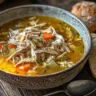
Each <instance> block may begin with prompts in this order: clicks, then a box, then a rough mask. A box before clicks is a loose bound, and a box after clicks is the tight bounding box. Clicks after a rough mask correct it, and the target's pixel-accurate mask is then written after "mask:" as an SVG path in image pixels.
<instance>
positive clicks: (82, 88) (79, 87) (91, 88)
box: [43, 80, 96, 96]
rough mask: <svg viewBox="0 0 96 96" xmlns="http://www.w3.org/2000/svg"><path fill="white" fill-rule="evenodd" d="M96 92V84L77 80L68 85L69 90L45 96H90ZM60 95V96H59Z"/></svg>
mask: <svg viewBox="0 0 96 96" xmlns="http://www.w3.org/2000/svg"><path fill="white" fill-rule="evenodd" d="M95 91H96V83H95V82H94V81H91V80H77V81H73V82H71V83H69V84H68V86H67V90H65V91H64V90H61V91H55V92H52V93H49V94H46V95H43V96H59V94H62V95H60V96H64V94H66V95H67V96H88V95H90V94H91V93H93V92H95ZM57 94H58V95H57Z"/></svg>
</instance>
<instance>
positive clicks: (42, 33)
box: [0, 16, 84, 76]
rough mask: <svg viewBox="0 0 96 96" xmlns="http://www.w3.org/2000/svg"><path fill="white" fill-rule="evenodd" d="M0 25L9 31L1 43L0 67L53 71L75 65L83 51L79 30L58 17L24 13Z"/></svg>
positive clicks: (40, 72) (22, 72) (30, 72)
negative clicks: (20, 17) (16, 18)
mask: <svg viewBox="0 0 96 96" xmlns="http://www.w3.org/2000/svg"><path fill="white" fill-rule="evenodd" d="M1 29H4V31H5V32H8V33H7V34H5V35H4V37H3V39H4V42H3V41H1V42H3V43H0V44H2V46H3V47H2V46H1V49H2V51H1V52H0V60H1V61H2V59H1V58H3V61H2V62H0V68H1V69H2V70H4V71H7V72H11V73H14V74H18V75H28V76H31V75H32V76H33V75H34V76H36V75H43V74H51V73H53V72H57V71H61V70H64V69H66V68H69V67H72V66H74V64H75V63H76V62H78V61H79V60H80V59H81V57H82V56H83V54H84V44H83V40H82V38H81V37H80V35H79V33H78V32H77V31H76V30H75V29H74V28H73V27H71V26H70V25H68V24H67V23H65V22H63V21H61V20H59V19H56V18H52V17H47V16H36V17H25V18H22V19H18V20H14V21H11V22H9V23H6V24H4V25H3V26H1ZM62 30H63V31H62ZM7 37H8V38H7ZM6 38H7V40H6ZM5 61H6V62H5ZM3 62H5V63H3ZM9 66H11V67H10V68H9Z"/></svg>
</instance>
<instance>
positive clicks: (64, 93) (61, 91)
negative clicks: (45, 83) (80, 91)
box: [43, 90, 71, 96]
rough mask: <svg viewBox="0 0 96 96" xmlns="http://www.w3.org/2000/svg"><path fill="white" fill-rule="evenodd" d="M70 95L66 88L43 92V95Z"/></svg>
mask: <svg viewBox="0 0 96 96" xmlns="http://www.w3.org/2000/svg"><path fill="white" fill-rule="evenodd" d="M54 95H55V96H71V95H69V94H68V93H67V90H65V91H64V90H59V91H54V92H50V93H48V94H45V95H43V96H54Z"/></svg>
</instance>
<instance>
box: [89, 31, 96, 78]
mask: <svg viewBox="0 0 96 96" xmlns="http://www.w3.org/2000/svg"><path fill="white" fill-rule="evenodd" d="M91 36H92V49H91V52H90V55H89V65H90V69H91V72H92V74H93V76H94V77H95V78H96V34H94V33H92V34H91Z"/></svg>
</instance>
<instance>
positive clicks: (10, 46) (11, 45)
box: [8, 43, 16, 49]
mask: <svg viewBox="0 0 96 96" xmlns="http://www.w3.org/2000/svg"><path fill="white" fill-rule="evenodd" d="M8 46H9V48H10V49H11V48H15V47H16V45H15V44H13V43H9V45H8Z"/></svg>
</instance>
